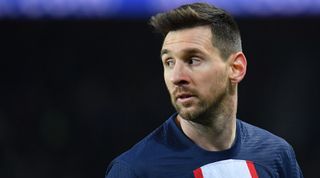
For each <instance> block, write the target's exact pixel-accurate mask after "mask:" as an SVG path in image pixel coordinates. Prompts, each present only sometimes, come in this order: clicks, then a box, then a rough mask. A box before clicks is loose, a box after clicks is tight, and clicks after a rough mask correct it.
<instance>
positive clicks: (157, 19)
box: [150, 3, 242, 59]
mask: <svg viewBox="0 0 320 178" xmlns="http://www.w3.org/2000/svg"><path fill="white" fill-rule="evenodd" d="M150 24H151V25H152V26H153V27H154V28H155V30H156V31H157V32H159V33H161V34H163V35H164V36H166V35H167V34H168V33H169V32H170V31H175V30H180V29H184V28H192V27H196V26H204V25H208V26H210V28H211V32H212V36H213V39H212V44H213V46H215V47H216V48H218V49H219V50H220V53H221V57H222V58H224V59H227V58H228V57H229V56H230V54H232V53H235V52H238V51H242V46H241V37H240V30H239V28H238V25H237V23H236V22H235V20H234V19H233V17H232V16H231V15H230V14H229V13H227V12H226V11H224V10H223V9H220V8H217V7H215V6H213V5H210V4H207V3H193V4H186V5H182V6H180V7H178V8H176V9H173V10H170V11H168V12H164V13H159V14H156V15H155V16H152V17H151V19H150Z"/></svg>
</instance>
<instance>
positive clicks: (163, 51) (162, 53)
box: [160, 49, 169, 58]
mask: <svg viewBox="0 0 320 178" xmlns="http://www.w3.org/2000/svg"><path fill="white" fill-rule="evenodd" d="M168 53H169V50H167V49H162V50H161V53H160V58H162V56H163V55H165V54H168Z"/></svg>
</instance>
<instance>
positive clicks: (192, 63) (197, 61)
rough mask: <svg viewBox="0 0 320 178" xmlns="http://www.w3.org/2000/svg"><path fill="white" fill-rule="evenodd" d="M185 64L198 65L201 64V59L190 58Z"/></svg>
mask: <svg viewBox="0 0 320 178" xmlns="http://www.w3.org/2000/svg"><path fill="white" fill-rule="evenodd" d="M187 62H188V64H189V65H199V64H200V63H201V59H200V58H198V57H191V58H189V60H188V61H187Z"/></svg>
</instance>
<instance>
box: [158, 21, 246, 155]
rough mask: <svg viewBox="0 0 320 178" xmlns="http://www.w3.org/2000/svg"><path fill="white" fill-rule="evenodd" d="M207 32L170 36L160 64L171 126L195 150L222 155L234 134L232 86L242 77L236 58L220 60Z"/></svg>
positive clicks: (199, 28)
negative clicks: (173, 123) (172, 113)
mask: <svg viewBox="0 0 320 178" xmlns="http://www.w3.org/2000/svg"><path fill="white" fill-rule="evenodd" d="M211 39H212V33H211V29H210V27H209V26H197V27H192V28H186V29H181V30H176V31H170V32H169V33H168V34H167V36H166V37H165V39H164V42H163V46H162V50H161V59H162V63H163V67H164V80H165V83H166V86H167V89H168V91H169V93H170V97H171V102H172V104H173V106H174V107H175V109H176V110H177V112H178V115H177V118H176V123H177V125H178V126H180V127H181V129H182V131H183V132H184V133H185V134H186V136H187V137H189V138H190V139H191V140H192V141H193V142H194V143H195V144H197V145H198V146H199V147H201V148H203V149H205V150H208V151H221V150H226V149H228V148H230V147H231V146H232V143H233V141H234V139H235V134H236V110H237V85H238V83H239V82H240V81H241V80H242V79H243V77H244V75H245V73H246V64H247V62H246V58H245V56H244V54H243V53H242V52H235V53H233V54H231V55H230V56H229V57H228V59H223V58H222V57H221V55H220V51H219V49H217V48H216V47H214V44H212V40H211Z"/></svg>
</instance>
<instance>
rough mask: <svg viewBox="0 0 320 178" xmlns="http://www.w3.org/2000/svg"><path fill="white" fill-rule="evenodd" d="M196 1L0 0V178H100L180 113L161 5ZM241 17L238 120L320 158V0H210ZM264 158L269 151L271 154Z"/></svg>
mask: <svg viewBox="0 0 320 178" xmlns="http://www.w3.org/2000/svg"><path fill="white" fill-rule="evenodd" d="M186 2H195V1H194V0H189V1H187V0H185V1H183V0H171V1H166V0H152V1H151V0H51V1H47V0H0V82H1V84H0V86H1V87H0V177H1V178H21V177H23V178H43V177H45V178H56V177H61V178H87V177H90V178H99V177H100V178H101V177H104V173H105V170H106V167H107V165H108V163H109V162H110V161H111V160H112V159H113V158H114V157H115V156H117V155H118V154H120V153H122V152H123V151H125V150H127V149H128V148H130V147H131V146H132V145H133V144H134V143H136V142H137V141H138V140H140V139H141V138H143V137H144V136H145V135H146V134H148V133H149V132H150V131H152V130H153V129H155V128H156V127H157V126H159V125H160V124H161V123H162V122H163V121H164V120H166V119H167V117H169V116H170V115H171V114H172V113H173V112H174V110H173V108H172V107H171V104H170V102H169V96H168V94H167V92H166V89H165V85H164V82H163V81H162V66H161V63H160V59H159V50H160V47H161V42H162V39H161V37H160V36H159V35H157V34H154V33H153V32H152V29H151V28H150V27H149V26H148V18H149V17H150V16H151V15H153V14H155V13H157V12H160V11H165V10H168V9H171V8H174V7H177V6H179V5H181V4H183V3H186ZM202 2H209V3H214V4H216V5H217V6H219V7H222V8H224V9H226V10H228V11H229V12H231V13H232V14H233V15H234V16H235V17H236V20H237V22H238V23H239V26H240V29H241V32H242V38H243V46H244V52H245V53H246V55H247V59H248V73H247V76H246V79H245V80H244V81H243V82H242V83H241V84H240V89H239V90H240V92H239V95H240V96H239V98H240V99H239V111H238V117H239V118H240V119H242V120H244V121H247V122H250V123H252V124H255V125H257V126H260V127H262V128H265V129H267V130H269V131H271V132H273V133H275V134H277V135H279V136H281V137H284V138H285V139H286V140H287V141H288V142H290V143H291V144H292V145H293V147H294V149H295V151H296V155H297V159H298V161H299V163H300V166H301V168H302V170H303V172H304V175H305V177H317V175H318V171H317V168H318V165H319V161H320V153H319V150H320V144H319V142H318V140H319V139H318V136H319V135H320V129H319V124H320V118H319V114H318V113H317V112H319V100H320V95H319V91H320V84H319V82H320V81H319V73H318V68H319V66H320V52H319V48H320V45H319V42H320V34H319V33H320V0H256V1H250V0H212V1H202ZM266 156H267V155H266Z"/></svg>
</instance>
